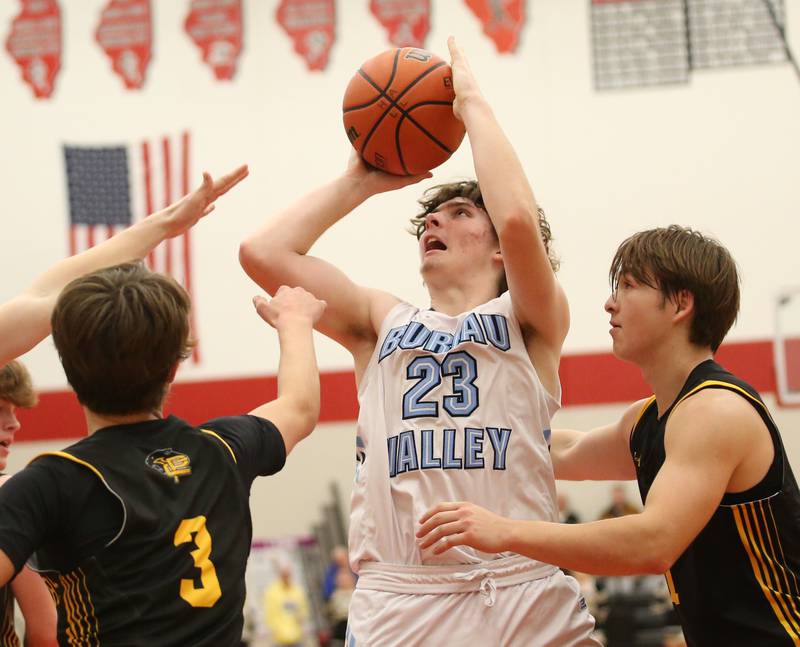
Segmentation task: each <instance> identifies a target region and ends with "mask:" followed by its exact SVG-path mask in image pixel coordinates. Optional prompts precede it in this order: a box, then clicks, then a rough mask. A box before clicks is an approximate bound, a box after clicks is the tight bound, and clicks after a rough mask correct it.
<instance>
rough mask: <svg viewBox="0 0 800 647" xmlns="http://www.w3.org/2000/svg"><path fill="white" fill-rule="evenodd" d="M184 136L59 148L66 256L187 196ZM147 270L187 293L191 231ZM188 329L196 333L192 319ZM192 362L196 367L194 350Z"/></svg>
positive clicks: (161, 249)
mask: <svg viewBox="0 0 800 647" xmlns="http://www.w3.org/2000/svg"><path fill="white" fill-rule="evenodd" d="M189 144H190V140H189V133H186V132H184V133H181V134H180V135H179V136H177V137H172V138H171V137H161V138H158V139H152V140H150V139H147V140H143V141H141V142H139V143H136V144H133V145H113V146H73V145H66V146H64V160H65V163H66V172H67V187H68V191H69V221H70V229H69V252H70V255H74V254H77V253H80V252H82V251H84V250H86V249H89V248H90V247H93V246H94V245H97V244H98V243H101V242H103V241H104V240H106V239H108V238H110V237H111V236H113V235H114V234H116V233H118V232H120V231H122V230H123V229H125V228H127V227H129V226H130V225H131V224H133V223H134V222H136V221H137V220H140V219H142V218H144V217H146V216H147V215H149V214H151V213H153V212H154V211H158V210H159V209H163V208H164V207H166V206H167V205H169V204H171V203H173V202H175V200H177V199H179V198H180V197H182V196H184V195H186V194H187V193H189V190H190V186H189ZM145 260H146V263H147V266H148V267H149V268H150V269H152V270H154V271H156V272H161V273H162V274H167V275H169V276H172V277H173V278H174V279H175V280H176V281H178V283H180V284H181V285H182V286H183V287H184V288H185V289H186V291H187V292H188V293H189V296H193V295H192V254H191V243H190V231H187V232H186V233H185V234H183V235H182V236H178V237H176V238H171V239H170V240H167V241H164V242H163V243H161V245H159V246H158V247H157V248H156V249H155V250H153V251H152V252H151V253H150V254H149V255H148V257H147V259H145ZM191 323H192V329H193V330H196V327H195V325H194V320H192V322H191ZM192 361H193V362H194V363H199V361H200V353H199V350H198V347H197V346H195V348H194V352H193V353H192Z"/></svg>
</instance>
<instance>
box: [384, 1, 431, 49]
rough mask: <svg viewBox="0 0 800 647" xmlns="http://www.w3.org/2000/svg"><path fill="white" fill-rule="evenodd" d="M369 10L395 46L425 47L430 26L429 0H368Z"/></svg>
mask: <svg viewBox="0 0 800 647" xmlns="http://www.w3.org/2000/svg"><path fill="white" fill-rule="evenodd" d="M369 8H370V11H372V13H373V14H374V15H375V17H376V18H377V19H378V22H379V23H381V25H383V27H384V29H386V31H387V32H388V34H389V42H390V43H391V44H392V45H394V46H395V47H419V48H424V47H425V38H426V36H427V35H428V31H429V30H430V27H431V3H430V0H370V3H369Z"/></svg>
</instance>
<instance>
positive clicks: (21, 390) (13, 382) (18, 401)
mask: <svg viewBox="0 0 800 647" xmlns="http://www.w3.org/2000/svg"><path fill="white" fill-rule="evenodd" d="M0 400H7V401H8V402H10V403H11V404H13V405H14V406H15V407H32V406H34V405H35V404H36V402H37V401H38V398H37V397H36V392H35V391H34V390H33V384H32V383H31V374H30V373H28V369H27V368H25V365H24V364H22V362H18V361H17V360H13V361H11V362H9V363H8V364H6V365H5V366H3V367H2V368H0Z"/></svg>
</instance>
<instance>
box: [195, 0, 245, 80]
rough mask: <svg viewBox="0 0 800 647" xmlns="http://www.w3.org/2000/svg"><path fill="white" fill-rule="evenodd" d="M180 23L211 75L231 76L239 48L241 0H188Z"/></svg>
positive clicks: (240, 40) (230, 77)
mask: <svg viewBox="0 0 800 647" xmlns="http://www.w3.org/2000/svg"><path fill="white" fill-rule="evenodd" d="M184 27H185V28H186V33H188V34H189V37H190V38H191V39H192V40H193V41H194V43H195V45H197V46H198V47H199V48H200V50H201V51H202V53H203V61H205V62H206V63H208V65H210V66H211V69H212V70H214V76H216V77H217V79H219V80H220V81H229V80H230V79H232V78H233V75H234V74H235V73H236V60H237V59H238V58H239V54H240V53H241V51H242V0H192V4H191V6H190V8H189V15H188V16H186V22H185V23H184Z"/></svg>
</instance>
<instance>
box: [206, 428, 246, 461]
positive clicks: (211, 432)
mask: <svg viewBox="0 0 800 647" xmlns="http://www.w3.org/2000/svg"><path fill="white" fill-rule="evenodd" d="M200 431H202V432H203V433H204V434H209V435H210V436H214V438H216V439H217V440H218V441H219V442H221V443H222V444H223V445H225V448H226V449H227V450H228V451H229V452H230V453H231V458H232V459H233V462H234V463H238V461H237V460H236V454H234V453H233V449H231V446H230V445H229V444H228V443H227V442H226V441H225V440H223V438H222V437H221V436H220V435H219V434H217V433H216V432H213V431H211V430H210V429H201V430H200Z"/></svg>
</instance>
